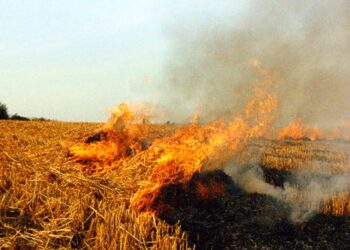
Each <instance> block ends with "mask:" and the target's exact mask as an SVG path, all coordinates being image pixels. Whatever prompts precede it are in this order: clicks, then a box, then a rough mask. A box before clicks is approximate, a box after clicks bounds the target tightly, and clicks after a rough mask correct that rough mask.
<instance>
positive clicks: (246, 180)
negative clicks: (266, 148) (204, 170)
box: [224, 164, 350, 223]
mask: <svg viewBox="0 0 350 250" xmlns="http://www.w3.org/2000/svg"><path fill="white" fill-rule="evenodd" d="M224 171H225V173H226V174H228V175H229V176H231V177H232V179H233V180H234V181H235V183H236V184H237V185H238V186H239V187H241V188H242V189H243V190H245V191H246V192H248V193H259V194H265V195H269V196H272V197H274V198H276V199H278V200H280V201H282V202H285V203H286V204H288V205H289V207H290V209H291V213H290V220H291V221H292V222H293V223H301V222H304V221H307V220H308V219H309V218H310V217H311V216H312V215H315V214H317V213H319V212H320V211H321V208H322V206H323V204H324V202H326V201H327V200H330V199H331V198H332V197H334V195H335V194H338V193H342V192H350V174H342V175H325V173H312V174H305V173H295V175H294V176H293V182H289V181H286V182H285V183H284V184H283V187H276V186H274V185H271V184H269V183H266V181H265V180H264V173H263V170H262V169H261V167H259V166H257V165H252V166H239V165H236V164H229V165H228V166H226V167H225V169H224Z"/></svg>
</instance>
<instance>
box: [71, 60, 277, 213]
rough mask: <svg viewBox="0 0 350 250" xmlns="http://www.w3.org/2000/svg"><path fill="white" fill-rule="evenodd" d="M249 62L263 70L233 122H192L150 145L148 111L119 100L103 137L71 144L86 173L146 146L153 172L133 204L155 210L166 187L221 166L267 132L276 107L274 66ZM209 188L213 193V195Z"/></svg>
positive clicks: (203, 189) (217, 189)
mask: <svg viewBox="0 0 350 250" xmlns="http://www.w3.org/2000/svg"><path fill="white" fill-rule="evenodd" d="M251 65H252V66H253V67H254V69H255V70H256V71H257V72H258V73H259V75H260V79H259V80H257V82H256V85H255V88H254V90H253V96H252V98H251V100H250V101H249V102H248V103H247V105H246V107H245V110H244V112H243V113H242V114H239V115H236V116H234V117H232V119H231V121H225V120H220V119H219V120H215V121H212V122H209V123H208V124H206V125H198V124H195V123H193V124H191V125H188V126H183V127H181V129H178V130H177V131H176V132H175V133H174V134H173V135H171V136H168V137H165V138H160V139H156V140H154V141H153V143H152V145H151V146H149V147H148V148H146V147H144V146H143V144H144V142H145V140H146V139H147V125H145V124H142V123H146V122H145V121H147V120H148V118H149V117H150V112H145V108H144V107H142V106H141V108H140V107H138V106H136V107H135V106H129V105H126V104H121V105H119V106H118V107H117V108H115V109H113V110H112V112H111V113H112V116H111V118H110V119H109V121H108V122H107V124H106V125H105V126H104V128H103V130H102V132H101V133H100V136H97V139H98V140H96V141H93V142H91V143H82V144H79V145H77V146H75V147H72V148H71V149H70V153H71V155H72V157H73V158H74V159H75V160H77V161H78V162H81V163H84V164H83V169H84V170H85V171H87V172H88V173H99V172H103V171H107V170H110V169H115V168H118V167H120V166H121V165H122V164H124V163H125V162H127V161H128V160H129V159H130V158H132V157H133V156H134V155H137V154H138V153H140V152H141V151H143V155H142V157H144V160H145V163H146V164H148V167H149V169H150V174H149V175H148V178H147V179H146V180H143V182H142V183H140V184H139V186H140V188H139V190H138V191H137V192H136V193H135V194H134V195H133V196H132V197H131V205H132V206H133V207H134V208H136V209H137V210H139V211H151V212H156V211H153V208H152V204H153V203H154V201H155V200H156V198H157V197H158V195H159V193H160V190H161V188H162V187H164V186H167V185H170V184H184V183H186V182H188V181H189V180H190V179H191V177H192V176H193V175H194V174H195V173H196V172H202V171H206V170H212V169H219V168H222V167H223V165H225V164H226V163H227V162H228V161H230V160H232V159H233V158H234V157H235V156H237V155H238V154H239V153H240V152H241V151H242V149H243V148H244V147H245V146H246V144H247V143H248V142H249V140H251V139H252V138H254V137H261V136H268V134H269V127H270V126H271V124H272V122H273V119H274V116H275V112H276V109H277V97H276V95H275V93H274V89H273V86H274V82H273V71H272V70H271V69H269V68H265V67H263V66H262V65H261V64H260V63H259V62H258V61H257V60H253V61H252V62H251ZM212 184H213V185H212V186H213V187H207V186H205V185H202V184H201V183H198V185H197V191H198V195H199V197H211V196H212V195H214V196H215V195H218V194H220V193H221V192H222V187H221V186H220V185H219V184H218V183H212ZM208 192H212V193H211V194H209V193H208Z"/></svg>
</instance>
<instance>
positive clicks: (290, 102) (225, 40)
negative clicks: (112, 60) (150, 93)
mask: <svg viewBox="0 0 350 250" xmlns="http://www.w3.org/2000/svg"><path fill="white" fill-rule="evenodd" d="M235 3H236V1H233V4H232V8H234V7H235V6H234V5H235ZM349 12H350V2H349V1H342V0H338V1H331V0H325V1H273V0H268V1H250V2H249V5H248V7H247V8H246V10H245V12H244V13H241V15H240V16H235V17H227V18H232V21H230V20H226V21H225V22H224V23H222V22H213V19H210V18H208V20H207V21H201V22H199V23H196V22H190V21H188V20H187V21H182V23H181V24H178V25H177V26H176V27H173V31H174V32H173V35H172V36H171V37H170V41H171V42H170V44H171V46H170V47H171V48H172V52H173V53H172V54H173V55H174V56H172V57H170V58H169V61H168V62H167V64H166V68H165V74H166V79H165V80H164V82H168V83H169V85H166V86H165V87H164V86H163V87H162V88H163V90H164V91H166V92H167V94H166V98H167V99H166V100H165V101H166V102H168V106H169V107H170V108H169V112H170V115H171V119H173V120H181V119H185V118H187V117H189V116H190V115H191V114H190V112H191V111H194V109H200V111H201V114H202V115H203V118H205V119H206V120H208V119H214V118H218V117H223V116H226V115H231V114H232V113H236V112H239V111H241V109H242V103H244V102H246V100H247V99H249V93H250V92H251V91H250V88H251V87H252V85H253V84H254V81H255V80H254V79H255V75H254V73H253V72H252V71H251V70H250V68H249V65H248V62H249V60H250V59H251V58H257V59H258V60H260V61H261V62H262V64H263V65H266V66H269V67H271V68H273V69H275V70H276V72H278V73H279V75H280V77H281V79H283V84H280V85H279V86H278V89H277V92H278V96H279V97H280V98H279V99H280V106H279V116H278V117H279V119H277V124H276V125H281V126H284V125H286V124H287V123H289V122H290V121H291V120H293V119H294V118H296V117H298V118H300V119H302V121H303V122H305V123H310V124H315V125H319V126H332V125H333V124H334V122H335V120H339V119H345V118H349V117H350V112H349V111H348V108H347V107H348V106H349V104H350V100H349V98H348V96H349V94H350V85H349V84H348V79H350V70H349V69H350V56H349V51H350V50H349V49H350V28H349V27H350V15H349V14H348V13H349ZM169 93H171V95H170V96H169ZM175 103H176V107H174V104H175Z"/></svg>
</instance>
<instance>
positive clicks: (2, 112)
mask: <svg viewBox="0 0 350 250" xmlns="http://www.w3.org/2000/svg"><path fill="white" fill-rule="evenodd" d="M7 119H9V114H8V113H7V107H6V105H5V104H3V103H1V102H0V120H7Z"/></svg>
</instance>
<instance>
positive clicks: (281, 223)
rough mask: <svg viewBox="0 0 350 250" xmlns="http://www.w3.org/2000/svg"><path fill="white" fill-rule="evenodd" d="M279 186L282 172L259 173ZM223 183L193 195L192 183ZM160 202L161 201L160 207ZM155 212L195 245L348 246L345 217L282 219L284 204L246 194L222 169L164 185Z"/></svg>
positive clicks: (349, 233) (283, 176)
mask: <svg viewBox="0 0 350 250" xmlns="http://www.w3.org/2000/svg"><path fill="white" fill-rule="evenodd" d="M265 178H266V179H267V180H268V181H269V182H270V183H274V184H275V185H281V183H283V180H284V179H286V178H288V173H283V172H275V171H265ZM210 180H215V181H216V182H221V183H224V186H225V189H224V192H223V193H222V195H220V196H218V197H209V198H207V199H202V198H199V196H198V188H197V186H198V185H197V183H198V182H201V183H210ZM164 204H166V205H164ZM155 209H158V216H159V217H160V218H162V219H163V220H165V221H167V222H168V223H170V224H176V223H178V222H179V223H180V224H181V226H182V228H183V229H184V230H185V231H187V232H188V234H189V241H190V243H191V244H196V248H197V249H242V248H243V249H244V248H246V249H254V248H255V249H257V248H258V249H261V248H267V249H310V248H316V249H335V248H339V249H348V248H349V246H350V237H349V236H350V217H349V216H344V217H335V216H330V215H323V214H317V215H315V216H313V217H312V218H311V219H309V220H308V221H307V222H304V223H301V224H293V223H291V222H290V221H289V220H288V215H289V207H288V206H287V205H285V204H283V203H281V202H279V201H277V200H276V199H274V198H272V197H269V196H266V195H261V194H248V193H245V192H243V191H242V190H240V189H239V188H238V187H237V186H235V184H234V182H233V181H232V179H231V178H230V177H229V176H227V175H226V174H225V173H224V172H222V171H214V172H210V173H206V174H195V175H194V176H193V178H192V179H191V180H190V181H189V182H188V183H187V184H185V185H175V184H174V185H169V186H167V187H164V188H163V190H162V192H161V194H160V195H159V197H158V199H157V200H156V203H155Z"/></svg>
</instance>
